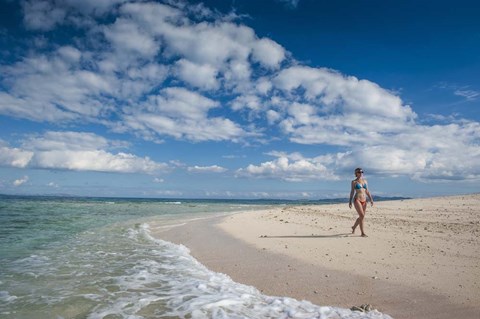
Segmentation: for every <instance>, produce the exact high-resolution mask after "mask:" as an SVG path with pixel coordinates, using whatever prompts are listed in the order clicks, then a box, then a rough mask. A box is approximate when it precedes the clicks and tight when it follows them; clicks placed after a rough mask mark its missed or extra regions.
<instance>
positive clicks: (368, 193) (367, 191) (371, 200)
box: [365, 181, 373, 206]
mask: <svg viewBox="0 0 480 319" xmlns="http://www.w3.org/2000/svg"><path fill="white" fill-rule="evenodd" d="M365 183H366V184H367V189H366V190H365V193H367V196H368V198H370V204H371V205H372V206H373V196H372V194H370V191H369V190H368V183H367V181H365Z"/></svg>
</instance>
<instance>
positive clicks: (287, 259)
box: [156, 194, 480, 318]
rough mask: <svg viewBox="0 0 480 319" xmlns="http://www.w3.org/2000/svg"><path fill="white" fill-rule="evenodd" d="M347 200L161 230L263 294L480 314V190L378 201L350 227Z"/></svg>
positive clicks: (448, 314) (435, 313) (403, 314)
mask: <svg viewBox="0 0 480 319" xmlns="http://www.w3.org/2000/svg"><path fill="white" fill-rule="evenodd" d="M355 218H356V212H355V210H354V209H353V208H352V209H349V208H348V204H347V203H345V204H335V205H305V206H284V207H282V206H278V207H275V208H272V209H269V210H263V211H251V212H244V213H239V214H235V215H231V216H228V217H224V218H221V219H214V220H204V221H197V222H192V223H189V224H187V225H185V226H181V227H177V228H174V229H171V230H169V231H162V232H158V233H156V236H158V237H160V238H163V239H167V240H171V241H173V242H175V243H182V244H185V245H186V246H187V247H189V248H190V249H191V251H192V254H193V255H194V256H195V257H196V258H197V259H199V260H200V262H202V263H204V264H205V265H206V266H207V267H209V268H210V269H212V270H215V271H219V272H223V273H226V274H228V275H230V276H231V277H232V278H233V279H234V280H236V281H239V282H242V283H245V284H249V285H253V286H255V287H257V288H259V289H260V290H262V291H264V293H267V294H271V295H287V296H291V297H294V298H297V299H306V300H310V301H312V302H314V303H316V304H324V305H334V306H340V307H351V306H353V305H357V304H358V305H360V304H363V303H370V304H373V305H374V307H376V308H378V309H379V310H380V311H382V312H384V313H387V314H390V315H391V316H393V317H394V318H477V317H478V313H479V311H480V195H479V194H475V195H465V196H450V197H436V198H427V199H411V200H398V201H385V202H376V203H375V205H374V207H370V205H369V207H368V209H367V215H366V220H365V232H366V233H367V234H368V236H369V237H367V238H362V237H360V236H359V235H360V234H359V233H360V231H359V229H357V234H351V226H352V225H353V223H354V221H355Z"/></svg>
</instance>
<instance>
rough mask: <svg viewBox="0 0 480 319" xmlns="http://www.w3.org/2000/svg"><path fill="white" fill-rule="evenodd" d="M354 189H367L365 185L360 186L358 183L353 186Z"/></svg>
mask: <svg viewBox="0 0 480 319" xmlns="http://www.w3.org/2000/svg"><path fill="white" fill-rule="evenodd" d="M355 188H356V189H362V188H365V189H367V183H363V185H362V184H360V183H359V182H357V183H356V184H355Z"/></svg>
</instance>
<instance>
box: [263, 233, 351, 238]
mask: <svg viewBox="0 0 480 319" xmlns="http://www.w3.org/2000/svg"><path fill="white" fill-rule="evenodd" d="M351 236H352V233H342V234H333V235H282V236H269V235H262V236H260V238H346V237H351Z"/></svg>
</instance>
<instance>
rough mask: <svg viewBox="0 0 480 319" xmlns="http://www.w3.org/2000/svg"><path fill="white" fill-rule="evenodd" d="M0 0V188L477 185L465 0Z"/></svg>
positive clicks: (411, 192) (275, 189) (202, 194)
mask: <svg viewBox="0 0 480 319" xmlns="http://www.w3.org/2000/svg"><path fill="white" fill-rule="evenodd" d="M0 5H1V12H0V71H1V72H0V193H4V194H70V195H87V196H134V197H180V198H182V197H194V198H286V199H287V198H288V199H299V198H302V199H318V198H331V197H345V196H348V193H349V181H350V180H351V179H352V178H353V170H354V168H355V167H359V166H360V167H363V168H364V170H365V173H366V177H367V178H368V180H369V184H370V188H371V190H372V192H373V194H374V195H382V196H412V197H418V196H436V195H444V194H460V193H472V192H478V189H480V111H479V110H480V81H479V74H480V58H479V57H480V22H479V21H478V19H477V16H476V13H477V12H478V11H479V6H478V5H477V4H476V3H475V2H474V1H456V2H455V3H452V2H451V1H421V2H419V1H389V2H385V1H313V0H298V1H287V0H262V1H247V0H235V1H233V0H232V1H225V0H216V1H126V0H103V1H93V0H88V1H81V2H79V1H73V0H37V1H32V0H28V1H27V0H25V1H3V2H1V4H0Z"/></svg>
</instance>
